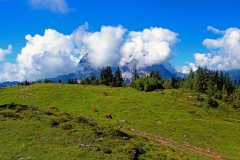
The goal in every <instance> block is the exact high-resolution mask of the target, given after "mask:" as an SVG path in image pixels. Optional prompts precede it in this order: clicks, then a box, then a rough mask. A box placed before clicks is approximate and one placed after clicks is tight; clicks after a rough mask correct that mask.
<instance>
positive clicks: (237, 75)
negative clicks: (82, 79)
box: [225, 69, 240, 82]
mask: <svg viewBox="0 0 240 160" xmlns="http://www.w3.org/2000/svg"><path fill="white" fill-rule="evenodd" d="M225 73H228V74H229V77H230V78H231V80H232V81H236V82H239V80H240V69H234V70H230V71H226V72H225Z"/></svg>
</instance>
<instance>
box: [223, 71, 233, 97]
mask: <svg viewBox="0 0 240 160" xmlns="http://www.w3.org/2000/svg"><path fill="white" fill-rule="evenodd" d="M225 87H226V90H227V93H228V95H230V94H232V93H233V91H234V86H233V83H232V81H231V79H230V76H229V74H226V81H225Z"/></svg>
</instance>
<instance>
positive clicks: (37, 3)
mask: <svg viewBox="0 0 240 160" xmlns="http://www.w3.org/2000/svg"><path fill="white" fill-rule="evenodd" d="M29 3H30V5H31V6H32V7H33V8H36V9H48V10H50V11H52V12H56V13H62V14H65V13H68V12H69V11H70V10H71V9H70V8H68V4H67V2H66V0H29Z"/></svg>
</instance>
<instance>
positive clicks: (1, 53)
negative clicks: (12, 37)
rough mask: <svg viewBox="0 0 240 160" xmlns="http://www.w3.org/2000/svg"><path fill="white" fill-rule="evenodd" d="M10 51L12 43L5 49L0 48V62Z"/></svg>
mask: <svg viewBox="0 0 240 160" xmlns="http://www.w3.org/2000/svg"><path fill="white" fill-rule="evenodd" d="M10 53H12V45H8V48H7V49H2V48H0V62H1V61H4V60H5V56H6V55H7V54H10Z"/></svg>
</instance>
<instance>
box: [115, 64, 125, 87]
mask: <svg viewBox="0 0 240 160" xmlns="http://www.w3.org/2000/svg"><path fill="white" fill-rule="evenodd" d="M122 85H123V78H122V72H121V70H120V69H119V67H118V68H117V70H116V71H115V73H114V86H116V87H122Z"/></svg>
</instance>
